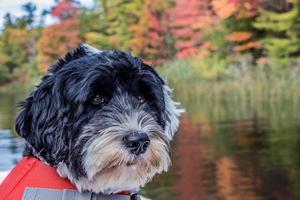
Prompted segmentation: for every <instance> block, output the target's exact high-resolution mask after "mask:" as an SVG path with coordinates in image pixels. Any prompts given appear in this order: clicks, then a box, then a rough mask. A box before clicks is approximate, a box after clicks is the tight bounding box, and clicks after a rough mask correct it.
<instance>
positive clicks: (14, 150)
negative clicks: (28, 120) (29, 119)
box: [0, 92, 23, 171]
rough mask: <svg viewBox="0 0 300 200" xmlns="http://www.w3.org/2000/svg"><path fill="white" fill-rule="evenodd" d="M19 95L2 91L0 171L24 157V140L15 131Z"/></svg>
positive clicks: (0, 95) (0, 103) (0, 94)
mask: <svg viewBox="0 0 300 200" xmlns="http://www.w3.org/2000/svg"><path fill="white" fill-rule="evenodd" d="M17 96H18V95H17V94H15V93H11V92H5V93H0V155H1V159H0V171H3V170H9V169H11V168H12V166H14V165H15V164H16V163H17V162H18V161H19V159H20V158H21V157H22V151H23V140H22V139H21V138H18V137H17V136H16V134H15V133H14V132H13V130H14V119H15V115H16V112H17V111H16V106H15V105H16V102H17V99H18V98H17Z"/></svg>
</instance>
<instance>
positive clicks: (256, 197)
mask: <svg viewBox="0 0 300 200" xmlns="http://www.w3.org/2000/svg"><path fill="white" fill-rule="evenodd" d="M223 95H225V96H226V98H225V97H224V98H223V96H221V97H219V96H218V97H207V98H204V97H203V98H202V97H196V96H193V95H190V96H187V95H185V93H184V90H178V91H177V95H176V96H177V97H178V98H176V99H178V100H180V101H182V102H183V106H184V107H185V108H186V110H187V112H186V113H185V114H184V115H183V116H182V118H181V127H180V130H179V132H178V134H177V135H176V137H175V139H174V141H173V143H172V162H173V164H172V167H171V168H170V170H169V172H168V173H164V174H162V175H160V176H157V177H155V179H154V180H153V181H152V182H151V183H149V184H147V186H146V187H145V188H143V190H142V194H143V195H144V196H146V197H149V198H152V199H157V200H163V199H165V200H167V199H178V200H183V199H185V200H200V199H201V200H273V199H274V200H297V199H300V112H299V110H300V103H299V102H300V101H298V98H293V97H291V98H289V97H287V98H280V99H279V100H274V101H273V100H272V101H271V100H269V99H268V98H263V99H262V100H258V101H257V102H252V101H251V100H249V99H248V100H247V98H246V100H245V101H243V102H240V101H239V99H236V98H234V97H232V98H231V96H230V95H228V94H223ZM22 96H23V95H20V94H13V93H12V92H10V93H1V94H0V156H1V159H0V171H1V170H8V169H10V168H11V167H13V165H14V164H15V163H16V162H17V161H18V160H19V159H20V158H21V156H22V140H21V139H19V138H18V137H16V135H15V134H14V131H13V127H14V119H15V116H16V113H17V109H16V108H15V102H16V101H18V100H20V99H21V98H22ZM227 97H228V98H227Z"/></svg>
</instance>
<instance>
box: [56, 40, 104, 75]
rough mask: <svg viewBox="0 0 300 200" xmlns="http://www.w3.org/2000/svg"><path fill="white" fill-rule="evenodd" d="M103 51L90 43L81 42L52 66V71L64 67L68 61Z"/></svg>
mask: <svg viewBox="0 0 300 200" xmlns="http://www.w3.org/2000/svg"><path fill="white" fill-rule="evenodd" d="M100 52H102V51H100V50H98V49H96V48H95V47H92V46H90V45H88V44H81V45H79V47H77V48H76V49H73V50H70V51H69V52H68V53H67V54H66V55H65V56H63V57H61V58H59V59H58V61H57V62H56V63H55V64H54V65H53V66H51V67H50V72H52V73H54V72H56V71H58V70H59V69H60V68H62V67H63V66H64V65H65V64H66V63H68V62H70V61H73V60H76V59H78V58H81V57H84V56H91V55H94V54H97V53H100Z"/></svg>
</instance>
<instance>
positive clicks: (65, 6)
mask: <svg viewBox="0 0 300 200" xmlns="http://www.w3.org/2000/svg"><path fill="white" fill-rule="evenodd" d="M51 15H52V16H54V17H58V18H60V19H66V18H70V17H74V16H76V15H77V8H76V6H75V3H74V2H73V0H63V1H62V2H60V3H58V5H56V6H55V7H54V8H53V9H52V11H51Z"/></svg>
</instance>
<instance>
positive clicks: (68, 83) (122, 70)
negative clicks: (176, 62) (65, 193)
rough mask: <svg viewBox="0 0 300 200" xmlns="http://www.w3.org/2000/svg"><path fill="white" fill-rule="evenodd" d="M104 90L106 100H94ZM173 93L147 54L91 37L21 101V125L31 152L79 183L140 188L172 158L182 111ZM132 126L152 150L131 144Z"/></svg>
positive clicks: (93, 187)
mask: <svg viewBox="0 0 300 200" xmlns="http://www.w3.org/2000/svg"><path fill="white" fill-rule="evenodd" d="M96 95H100V96H101V97H102V98H103V102H102V103H101V104H94V103H93V98H94V97H95V96H96ZM140 95H142V96H143V97H145V99H146V101H145V102H144V103H140V102H139V101H138V98H137V97H138V96H140ZM170 95H171V90H170V89H169V87H168V86H167V85H166V84H165V82H164V81H163V80H162V79H161V78H160V77H159V75H158V74H157V73H156V72H155V70H154V69H153V68H152V67H150V66H149V65H147V64H145V63H143V61H142V60H141V59H139V58H137V57H133V56H132V55H130V54H127V53H124V52H122V51H117V50H110V51H99V50H97V49H95V48H93V47H91V46H89V45H86V44H84V45H81V46H80V47H79V48H77V49H76V50H74V51H73V52H71V53H68V54H67V55H66V56H65V57H64V58H61V59H59V60H58V62H57V63H56V64H55V65H53V66H52V67H51V69H50V70H49V74H48V75H46V76H45V77H43V79H42V81H41V83H40V84H39V85H38V86H37V88H36V90H35V91H34V92H33V93H32V94H31V95H30V96H29V97H28V98H27V99H25V100H24V101H23V102H22V103H21V106H22V108H23V109H22V111H21V113H20V114H19V116H18V117H17V119H16V131H17V132H18V134H19V135H20V136H22V137H23V138H25V140H26V148H25V155H34V156H36V157H38V158H40V159H41V160H43V161H45V162H46V163H47V164H49V165H51V166H55V167H57V168H58V173H59V174H60V175H61V176H65V177H68V178H69V179H70V180H71V181H72V182H73V183H74V184H75V185H76V186H77V188H78V189H79V190H81V191H85V190H87V191H92V192H96V193H99V192H102V193H113V192H119V191H122V190H132V191H134V190H138V188H139V187H141V186H143V185H144V184H145V183H147V182H148V181H149V180H151V178H152V177H153V176H154V175H155V174H157V173H160V172H162V171H166V170H167V169H168V166H169V165H170V157H169V145H170V141H171V139H172V138H173V136H174V133H175V132H176V130H177V128H178V125H179V120H178V117H179V116H180V113H181V112H182V110H181V109H179V108H178V107H179V104H178V103H176V102H174V101H173V100H172V99H171V97H170ZM130 131H142V132H145V133H146V134H147V135H148V136H149V138H150V146H149V147H148V150H147V151H146V153H144V154H142V155H138V156H137V155H134V154H131V153H130V151H128V150H127V149H126V147H125V146H124V144H123V143H122V138H123V137H124V136H125V135H126V134H128V133H129V132H130Z"/></svg>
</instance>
